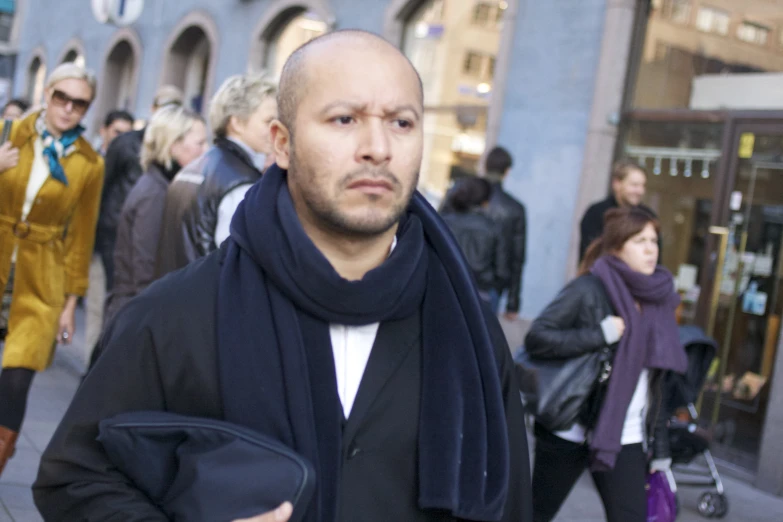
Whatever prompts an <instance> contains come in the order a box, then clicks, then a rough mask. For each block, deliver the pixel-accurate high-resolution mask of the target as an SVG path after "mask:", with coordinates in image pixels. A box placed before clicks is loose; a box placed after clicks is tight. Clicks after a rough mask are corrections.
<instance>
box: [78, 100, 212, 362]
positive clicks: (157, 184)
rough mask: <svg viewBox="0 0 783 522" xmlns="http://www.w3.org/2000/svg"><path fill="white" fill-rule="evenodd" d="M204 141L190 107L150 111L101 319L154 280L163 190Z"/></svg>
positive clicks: (204, 134)
mask: <svg viewBox="0 0 783 522" xmlns="http://www.w3.org/2000/svg"><path fill="white" fill-rule="evenodd" d="M206 143H207V129H206V125H205V122H204V119H203V118H202V117H201V116H200V115H199V114H196V113H195V112H193V111H191V110H190V109H186V108H184V107H182V106H170V107H164V108H162V109H160V110H158V111H157V112H155V114H154V115H153V117H152V120H151V121H150V124H149V126H148V127H147V130H146V132H145V133H144V145H143V148H142V151H141V166H142V169H143V170H144V174H142V176H141V178H139V181H138V182H137V183H136V185H135V186H134V187H133V189H132V190H131V192H130V194H128V199H127V200H126V201H125V205H124V206H123V208H122V214H121V215H120V223H119V227H118V228H117V247H116V248H115V250H114V265H115V267H116V270H117V271H116V285H115V286H114V287H113V288H112V291H111V293H110V294H109V298H108V300H107V301H106V313H105V317H104V324H106V323H108V322H109V321H111V319H112V317H113V316H114V314H115V313H116V312H117V310H119V309H120V308H122V306H123V305H124V304H125V303H127V302H128V301H129V300H131V299H132V298H133V297H134V296H135V295H136V294H138V293H139V292H141V291H142V290H144V289H145V288H146V287H147V286H149V285H150V283H152V282H153V281H154V280H155V279H156V277H155V263H156V261H157V258H158V249H159V248H160V241H159V239H160V231H161V226H162V224H163V209H164V203H165V200H166V189H167V188H168V185H169V183H170V182H171V180H172V179H174V176H175V175H176V174H177V172H179V170H180V169H181V168H182V165H187V164H188V163H190V162H191V161H193V160H195V159H196V158H198V157H199V156H200V155H201V154H203V153H204V150H205V149H206ZM96 357H97V355H96ZM93 359H95V358H93Z"/></svg>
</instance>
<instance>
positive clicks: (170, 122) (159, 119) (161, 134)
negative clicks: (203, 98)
mask: <svg viewBox="0 0 783 522" xmlns="http://www.w3.org/2000/svg"><path fill="white" fill-rule="evenodd" d="M197 121H200V122H202V123H204V118H202V117H201V115H200V114H198V113H195V112H193V111H192V110H190V109H186V108H185V107H182V106H180V105H169V106H167V107H163V108H162V109H160V110H158V111H156V112H155V114H153V116H152V119H151V120H150V123H149V125H148V126H147V129H146V130H145V131H144V143H143V146H142V149H141V166H142V168H143V169H144V170H147V169H149V168H150V165H152V164H153V163H159V164H161V165H163V166H165V167H166V168H167V169H170V168H171V167H172V165H173V163H172V162H173V158H172V157H171V146H172V145H174V144H175V143H177V142H178V141H179V140H181V139H182V138H183V137H185V135H186V134H187V133H188V132H190V130H191V129H192V128H193V125H194V124H195V123H196V122H197Z"/></svg>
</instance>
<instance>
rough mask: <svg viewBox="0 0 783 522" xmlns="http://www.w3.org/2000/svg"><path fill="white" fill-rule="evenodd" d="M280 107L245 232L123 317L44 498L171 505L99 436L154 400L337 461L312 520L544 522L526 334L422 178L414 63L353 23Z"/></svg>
mask: <svg viewBox="0 0 783 522" xmlns="http://www.w3.org/2000/svg"><path fill="white" fill-rule="evenodd" d="M316 86H317V88H316ZM278 102H279V104H278V106H279V111H280V119H279V120H276V121H275V122H274V123H273V124H272V133H271V135H272V142H273V144H274V151H275V158H276V161H277V165H276V166H273V167H271V168H270V169H268V170H267V172H266V173H265V174H264V177H263V178H262V179H261V181H260V182H259V183H257V184H255V185H254V186H253V187H252V188H251V189H250V191H249V192H248V193H247V195H246V197H245V200H244V201H243V202H242V204H240V207H239V209H238V210H237V212H236V214H235V216H234V219H233V221H232V226H231V237H230V238H229V239H228V240H227V241H226V242H225V243H224V244H223V246H222V247H221V249H220V250H218V251H217V252H214V253H212V254H211V255H208V256H206V257H204V258H202V259H200V260H198V261H196V262H194V263H192V264H190V265H189V266H187V267H186V268H184V269H183V270H180V271H178V272H176V273H173V274H170V275H169V276H167V277H165V278H163V279H162V280H160V281H158V282H157V283H154V284H153V285H152V286H150V287H149V288H148V290H147V291H146V292H145V293H143V294H141V295H140V296H138V297H137V298H136V299H135V300H133V301H131V302H130V303H129V304H128V305H127V306H126V307H125V308H124V309H123V310H122V311H121V312H120V313H119V315H118V316H117V318H116V319H115V321H113V323H112V324H111V325H110V327H109V330H108V331H107V333H106V335H105V336H104V338H103V340H102V342H104V343H106V346H107V350H106V352H105V353H104V356H103V357H101V359H100V360H99V361H98V363H97V365H96V366H95V368H94V369H93V370H92V372H91V373H90V374H89V375H88V376H87V379H86V380H85V381H84V383H83V385H82V386H81V387H80V389H79V391H78V392H77V394H76V397H75V398H74V401H73V403H72V405H71V407H70V408H69V410H68V412H67V413H66V414H65V417H64V418H63V421H62V424H61V425H60V427H59V428H58V430H57V432H56V433H55V435H54V437H53V438H52V441H51V443H50V444H49V447H48V448H47V450H46V451H45V453H44V455H43V457H42V462H41V468H40V472H39V475H38V479H37V481H36V484H35V485H34V497H35V502H36V505H37V507H38V509H39V510H40V511H41V513H42V514H43V516H44V518H45V519H46V520H48V521H51V522H54V521H58V520H85V519H87V520H109V519H113V520H128V521H130V520H147V521H161V522H162V521H164V520H166V517H165V515H164V514H163V512H162V511H161V508H160V506H159V505H156V504H155V503H153V502H152V501H151V500H150V496H149V494H148V493H145V492H143V491H142V490H141V489H139V488H140V486H139V485H138V484H137V483H136V482H134V481H131V480H129V478H128V476H127V475H125V474H124V473H123V471H122V469H120V468H118V467H117V465H116V464H114V463H112V461H111V460H110V458H109V456H108V454H107V452H106V451H105V450H104V448H103V445H102V443H101V442H100V441H98V440H97V439H96V436H97V435H98V433H99V423H100V422H101V421H102V420H104V419H108V418H110V417H112V416H114V415H116V414H118V413H121V412H128V411H140V410H147V411H168V412H174V413H179V414H184V415H188V416H195V417H202V418H215V419H225V420H227V421H229V422H232V423H235V424H239V425H240V426H244V427H245V428H246V429H253V430H256V431H258V432H260V433H264V434H266V435H267V436H270V437H274V438H275V439H276V440H278V441H280V442H281V443H283V444H286V445H288V446H289V447H291V449H292V450H293V451H295V452H297V453H298V454H299V455H301V456H302V458H305V459H307V460H309V461H310V462H311V463H312V464H313V466H315V468H316V469H317V471H316V482H317V483H316V491H315V493H314V496H313V500H312V501H311V502H310V503H309V505H306V506H298V507H299V509H301V510H302V513H303V515H304V518H303V520H305V521H306V522H316V521H317V522H335V521H340V522H343V521H345V522H347V521H354V520H405V521H408V522H429V521H456V520H465V519H467V520H476V521H490V520H491V521H504V522H505V521H508V522H511V521H514V522H518V521H519V522H528V521H530V520H531V518H532V513H531V509H530V502H531V498H530V496H531V494H530V491H531V484H530V476H529V473H530V468H529V465H530V464H529V460H528V449H527V440H526V434H525V426H524V419H523V414H522V409H521V403H520V399H519V388H518V384H517V382H516V378H515V374H514V370H513V361H512V360H511V355H510V352H509V350H508V346H507V345H506V343H505V340H504V338H503V334H502V331H501V329H500V326H499V324H498V322H497V320H496V318H495V317H494V316H493V315H492V314H491V313H490V312H489V310H486V312H484V311H483V310H482V308H481V304H480V300H479V298H478V295H477V293H476V291H475V288H474V287H473V282H472V278H471V276H470V272H469V268H468V267H467V265H466V263H465V262H464V260H463V258H462V256H461V255H460V254H459V247H458V245H456V244H455V242H454V241H453V238H452V236H451V234H450V233H449V232H448V229H447V228H446V226H445V224H444V223H443V222H442V221H441V220H440V219H439V217H438V216H437V214H436V213H435V211H434V210H433V209H432V208H431V207H430V206H429V205H428V204H427V203H426V201H425V200H424V198H423V197H422V196H421V194H418V193H416V191H415V188H416V184H417V180H418V172H419V169H420V166H421V159H422V152H423V129H422V116H423V112H424V109H423V106H424V103H423V88H422V85H421V80H420V78H419V77H418V75H417V73H416V71H415V69H414V68H413V66H412V65H411V63H410V62H409V61H408V60H407V59H406V58H405V56H404V55H402V54H401V53H400V51H399V50H398V49H397V48H396V47H395V46H393V45H391V44H389V43H388V42H386V41H385V40H383V39H381V38H379V37H377V36H375V35H371V34H369V33H365V32H361V31H336V32H332V33H328V34H327V35H325V36H322V37H320V38H317V39H314V40H311V41H310V42H309V43H308V44H306V45H305V46H303V47H301V48H300V49H299V50H297V51H295V52H294V54H293V55H292V56H291V57H290V58H289V60H288V61H287V62H286V65H285V66H284V68H283V72H282V75H281V82H280V93H279V95H278ZM283 169H286V170H283ZM150 450H151V451H153V452H155V451H159V448H156V447H155V446H154V445H153V447H151V448H150ZM168 456H170V457H171V458H178V457H177V456H176V455H167V456H164V457H168ZM146 457H147V455H146V454H145V455H144V456H142V455H140V456H139V458H146ZM231 457H232V456H230V455H229V458H227V460H226V464H225V465H226V466H227V467H228V466H230V464H229V462H230V461H231ZM233 457H234V458H235V457H236V455H233ZM194 459H195V462H194V461H193V460H189V462H191V463H192V464H193V465H196V466H197V465H198V459H197V457H194ZM456 463H459V465H455V464H456ZM217 471H218V472H223V474H222V476H223V477H226V480H236V481H237V483H243V482H247V481H252V480H253V477H252V476H251V477H246V476H242V477H232V474H231V472H230V468H228V469H224V470H217ZM258 472H259V473H269V472H270V470H268V469H266V468H264V467H263V465H260V466H259V470H258ZM170 494H171V495H176V492H174V491H171V492H170ZM171 495H170V496H171ZM281 500H285V499H281ZM291 500H294V499H291ZM204 502H209V503H210V504H216V503H221V502H226V499H224V498H213V499H204ZM260 514H261V513H259V515H260Z"/></svg>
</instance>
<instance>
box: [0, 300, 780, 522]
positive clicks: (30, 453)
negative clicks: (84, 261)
mask: <svg viewBox="0 0 783 522" xmlns="http://www.w3.org/2000/svg"><path fill="white" fill-rule="evenodd" d="M77 320H78V324H79V328H78V329H77V335H76V337H75V339H74V345H73V346H71V347H61V348H60V349H59V350H58V351H57V353H56V356H55V360H54V364H53V365H52V367H51V368H50V369H48V370H47V371H46V372H44V373H41V374H39V375H37V376H36V377H35V380H34V382H33V388H32V391H31V393H30V401H29V403H28V410H27V417H26V419H25V422H24V426H23V427H22V433H21V435H20V437H19V444H18V447H17V452H16V455H15V456H14V457H13V458H12V459H11V460H10V461H9V462H8V465H7V466H6V470H5V472H4V473H3V475H2V477H0V522H39V521H41V520H43V519H42V518H41V516H40V515H39V514H38V513H37V511H36V509H35V506H34V505H33V499H32V493H31V491H30V486H31V485H32V483H33V481H34V480H35V477H36V473H37V470H38V463H39V460H40V457H41V453H42V452H43V450H44V449H45V448H46V445H47V444H48V442H49V440H50V439H51V437H52V434H53V433H54V430H55V429H56V427H57V424H58V423H59V421H60V419H61V418H62V416H63V414H64V413H65V410H66V408H67V407H68V404H69V402H70V400H71V398H72V397H73V394H74V393H75V392H76V388H77V386H78V384H79V380H80V378H81V373H82V372H83V370H84V363H83V360H84V353H83V347H82V346H81V345H82V344H83V343H84V341H83V339H84V337H83V335H84V324H83V313H82V311H81V310H79V315H78V318H77ZM80 343H81V344H80ZM724 481H725V483H726V484H725V485H726V491H727V495H728V498H729V504H730V511H729V514H728V516H727V517H726V518H725V519H724V520H726V521H727V522H734V521H736V522H740V521H741V522H780V521H783V499H781V498H777V497H773V496H770V495H767V494H764V493H762V492H760V491H758V490H756V489H754V488H753V487H751V486H750V485H748V484H746V483H744V482H741V481H737V480H733V479H731V478H727V477H726V476H725V475H724ZM702 491H703V490H702V489H690V490H685V489H683V490H682V491H681V498H680V503H681V506H682V514H681V516H680V517H679V518H678V522H703V521H706V520H707V519H704V518H702V517H701V516H699V515H698V513H697V511H696V502H697V500H698V498H699V495H700V494H701V493H702ZM603 520H604V518H603V508H602V506H601V503H600V501H599V499H598V495H597V493H596V492H595V488H594V487H593V485H592V481H591V480H590V477H589V476H588V475H587V474H586V475H585V476H584V477H582V479H581V480H580V482H579V483H578V485H577V487H576V488H575V489H574V491H573V492H572V494H571V496H570V497H569V499H568V500H567V502H566V504H565V505H564V506H563V509H562V510H561V513H560V516H559V517H558V518H557V519H556V521H555V522H577V521H578V522H601V521H603Z"/></svg>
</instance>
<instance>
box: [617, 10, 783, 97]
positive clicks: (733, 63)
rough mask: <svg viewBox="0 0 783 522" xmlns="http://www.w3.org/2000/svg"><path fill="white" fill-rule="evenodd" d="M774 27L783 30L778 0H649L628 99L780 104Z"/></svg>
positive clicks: (779, 55) (782, 85)
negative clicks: (632, 87) (640, 47)
mask: <svg viewBox="0 0 783 522" xmlns="http://www.w3.org/2000/svg"><path fill="white" fill-rule="evenodd" d="M776 33H777V34H778V35H780V34H783V5H781V4H780V3H771V2H768V1H765V0H713V1H709V0H704V1H702V0H657V1H656V0H654V1H653V2H652V7H651V11H650V16H649V19H648V23H647V33H646V35H645V40H644V46H643V50H642V55H641V60H640V65H639V73H638V77H637V79H636V83H635V88H634V92H633V96H632V98H631V100H632V105H633V107H634V108H638V109H685V108H689V109H701V110H704V109H783V98H782V97H781V96H779V94H778V93H779V92H781V90H783V79H781V78H782V77H781V76H780V75H779V74H777V73H780V72H783V47H781V45H779V44H778V42H777V41H776V40H777V39H778V38H776V37H774V35H775V34H776ZM748 73H754V74H748ZM749 92H753V93H754V94H753V96H748V93H749Z"/></svg>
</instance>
